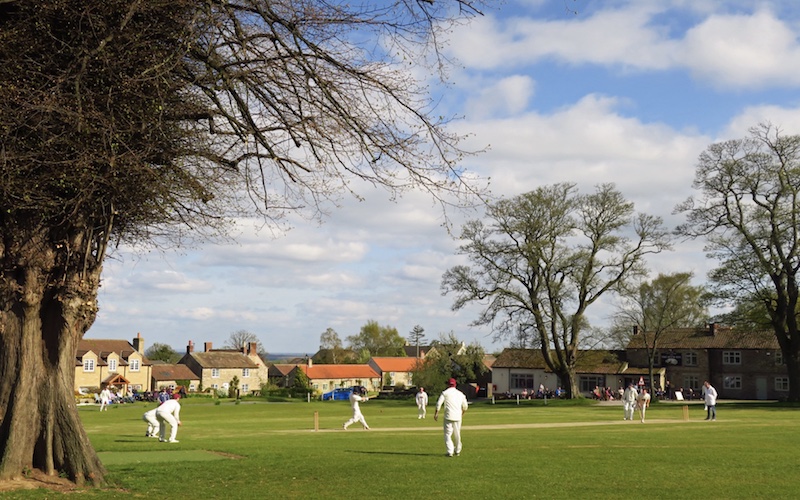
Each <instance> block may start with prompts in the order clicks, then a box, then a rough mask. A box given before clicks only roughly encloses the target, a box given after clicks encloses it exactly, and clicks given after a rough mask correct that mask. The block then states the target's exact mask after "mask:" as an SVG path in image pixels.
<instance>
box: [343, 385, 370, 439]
mask: <svg viewBox="0 0 800 500" xmlns="http://www.w3.org/2000/svg"><path fill="white" fill-rule="evenodd" d="M362 396H363V397H362ZM359 401H364V402H367V401H369V398H368V397H367V391H366V390H365V389H364V388H363V387H354V388H353V392H351V393H350V406H351V407H352V408H353V418H351V419H350V420H348V421H347V422H345V423H344V424H342V428H344V430H347V428H348V427H350V424H354V423H356V422H360V423H361V425H362V426H364V430H367V431H368V430H369V426H368V425H367V421H366V420H364V415H362V414H361V408H359V407H358V402H359Z"/></svg>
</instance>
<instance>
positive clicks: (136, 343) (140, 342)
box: [133, 332, 144, 354]
mask: <svg viewBox="0 0 800 500" xmlns="http://www.w3.org/2000/svg"><path fill="white" fill-rule="evenodd" d="M133 348H134V349H135V350H136V352H138V353H139V354H144V339H143V338H142V334H141V333H138V332H137V333H136V338H134V339H133Z"/></svg>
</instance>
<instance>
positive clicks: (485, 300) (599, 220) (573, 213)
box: [442, 183, 670, 397]
mask: <svg viewBox="0 0 800 500" xmlns="http://www.w3.org/2000/svg"><path fill="white" fill-rule="evenodd" d="M486 219H487V222H484V221H481V220H473V221H470V222H468V223H467V224H466V225H465V226H464V228H463V229H462V232H461V239H462V240H463V241H464V244H463V245H462V246H461V247H460V248H459V254H461V255H464V256H466V257H467V258H468V259H469V261H470V264H471V265H461V266H455V267H453V268H451V269H449V270H448V271H447V272H445V273H444V275H443V277H442V290H443V292H444V293H446V294H447V293H452V294H454V295H455V301H454V303H453V309H454V310H458V309H461V308H463V307H464V306H466V305H467V304H470V303H479V304H484V305H485V307H484V309H483V311H482V312H481V314H480V316H479V317H478V319H476V320H475V321H474V322H473V324H474V325H491V326H493V328H494V331H495V336H496V337H497V338H507V337H512V338H518V335H519V334H520V332H524V333H525V334H527V335H528V336H529V337H530V338H531V339H533V340H534V341H535V345H536V346H537V347H538V348H539V349H541V351H542V354H543V355H544V359H545V362H546V363H547V366H548V367H549V368H550V369H551V370H553V372H554V373H555V374H557V375H558V376H559V378H560V379H561V383H562V384H563V386H564V388H565V390H566V391H567V394H568V396H569V397H579V395H580V391H579V387H578V383H577V376H576V371H575V367H576V361H577V359H578V352H579V349H580V348H581V341H582V338H583V333H584V332H585V331H586V329H587V328H588V326H589V324H588V320H587V318H586V311H587V309H588V308H589V307H591V306H592V305H593V304H595V303H596V302H597V301H598V300H599V299H600V297H602V296H604V295H605V294H607V293H609V292H613V291H614V290H616V289H618V288H619V287H620V286H622V285H623V284H624V283H625V282H626V280H630V279H634V278H637V277H639V276H643V275H644V273H645V262H644V259H645V257H646V256H647V255H650V254H653V253H658V252H661V251H662V250H665V249H668V248H669V247H670V236H669V233H668V232H667V231H666V230H665V229H664V228H663V226H662V222H661V219H660V218H658V217H654V216H650V215H646V214H637V213H636V212H635V211H634V208H633V204H632V203H631V202H629V201H627V200H625V198H624V197H623V196H622V194H621V193H620V192H619V191H617V190H616V189H615V188H614V186H613V185H611V184H604V185H600V186H597V188H596V190H595V191H594V192H593V193H590V194H579V193H578V192H577V190H576V188H575V185H574V184H569V183H562V184H554V185H551V186H544V187H540V188H538V189H536V190H534V191H531V192H529V193H525V194H522V195H519V196H516V197H514V198H510V199H507V200H501V201H499V202H497V203H494V204H491V205H490V206H489V207H488V209H487V215H486Z"/></svg>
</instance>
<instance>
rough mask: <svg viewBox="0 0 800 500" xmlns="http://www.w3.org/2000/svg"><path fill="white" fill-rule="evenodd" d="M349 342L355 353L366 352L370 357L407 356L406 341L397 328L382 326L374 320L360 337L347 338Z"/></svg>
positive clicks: (362, 330) (359, 334) (363, 329)
mask: <svg viewBox="0 0 800 500" xmlns="http://www.w3.org/2000/svg"><path fill="white" fill-rule="evenodd" d="M347 342H348V344H349V345H350V349H352V350H353V351H355V352H363V351H366V352H368V353H369V355H370V356H405V351H404V350H403V347H404V346H405V345H406V339H404V338H403V337H401V336H400V334H399V333H398V332H397V328H395V327H393V326H388V325H387V326H381V325H379V324H378V322H377V321H374V320H369V321H367V324H366V325H364V326H362V327H361V331H360V332H359V333H358V335H350V336H349V337H347Z"/></svg>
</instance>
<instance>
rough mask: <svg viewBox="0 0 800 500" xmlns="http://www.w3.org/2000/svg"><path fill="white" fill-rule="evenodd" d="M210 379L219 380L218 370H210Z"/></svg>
mask: <svg viewBox="0 0 800 500" xmlns="http://www.w3.org/2000/svg"><path fill="white" fill-rule="evenodd" d="M211 378H219V368H212V369H211Z"/></svg>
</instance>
